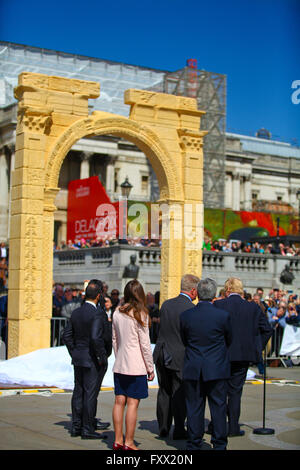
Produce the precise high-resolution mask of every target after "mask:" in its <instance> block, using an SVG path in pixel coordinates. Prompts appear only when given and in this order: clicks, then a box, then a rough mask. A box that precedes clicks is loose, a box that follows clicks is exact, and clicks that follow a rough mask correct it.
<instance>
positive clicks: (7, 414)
mask: <svg viewBox="0 0 300 470" xmlns="http://www.w3.org/2000/svg"><path fill="white" fill-rule="evenodd" d="M252 369H253V370H255V371H256V369H255V368H252ZM267 375H268V379H267V385H266V393H267V395H266V396H267V398H266V422H265V427H268V428H273V429H274V431H275V434H274V435H267V436H261V435H256V434H254V433H253V429H255V428H257V427H262V425H263V385H262V383H263V382H262V381H260V380H252V381H249V382H247V383H246V384H245V387H244V393H243V398H242V413H241V420H240V422H241V424H242V429H243V430H244V431H245V436H243V437H235V438H229V439H228V450H236V451H237V450H241V451H243V450H251V451H258V450H273V451H275V450H298V451H299V450H300V400H299V398H300V367H299V366H297V367H291V368H284V367H278V368H268V373H267ZM53 391H54V390H53V389H45V390H41V389H39V391H37V390H32V389H27V390H26V389H24V387H23V388H22V389H21V388H20V389H17V390H16V389H12V388H10V389H7V387H6V389H5V387H1V385H0V392H2V395H0V450H110V449H111V448H112V443H113V439H114V433H113V428H112V427H110V428H109V430H108V431H107V432H106V434H107V439H105V440H104V439H103V440H100V441H86V440H82V439H81V438H80V437H77V438H72V437H71V436H70V433H69V431H70V417H71V416H70V402H71V392H63V391H61V390H56V393H53ZM4 392H5V393H4ZM16 393H18V394H16ZM156 396H157V389H156V388H155V389H150V390H149V398H147V399H146V400H142V401H141V404H140V407H139V415H138V424H137V428H136V434H135V438H136V444H137V445H138V447H139V448H140V449H142V450H149V451H176V450H177V451H183V450H184V449H185V444H186V442H185V441H173V440H172V439H171V438H166V439H160V438H158V436H157V422H156V416H155V407H156ZM113 401H114V393H113V391H112V390H104V391H101V393H100V396H99V401H98V417H101V419H103V420H104V421H110V422H111V421H112V419H111V412H112V407H113ZM209 417H210V415H209V409H208V408H207V409H206V420H207V421H208V419H209ZM170 435H172V433H171V434H170ZM204 438H205V442H204V445H203V450H211V446H210V436H209V435H208V434H205V435H204ZM122 454H123V453H122ZM109 455H115V453H110V454H109Z"/></svg>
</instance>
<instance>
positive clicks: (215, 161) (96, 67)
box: [0, 41, 226, 208]
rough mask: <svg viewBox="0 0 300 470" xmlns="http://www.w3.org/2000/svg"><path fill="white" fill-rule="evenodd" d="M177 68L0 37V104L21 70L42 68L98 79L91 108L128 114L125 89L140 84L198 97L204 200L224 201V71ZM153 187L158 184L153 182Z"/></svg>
mask: <svg viewBox="0 0 300 470" xmlns="http://www.w3.org/2000/svg"><path fill="white" fill-rule="evenodd" d="M187 64H188V65H187V66H186V67H184V68H183V69H181V70H178V71H176V72H168V71H164V70H156V69H151V68H147V67H140V66H137V65H128V64H122V63H118V62H113V61H108V60H104V59H97V58H93V57H86V56H79V55H76V54H68V53H63V52H58V51H53V50H48V49H42V48H38V47H31V46H25V45H22V44H14V43H8V42H3V41H0V108H3V109H5V108H7V107H8V106H10V105H12V104H15V103H16V100H15V98H14V94H13V90H14V87H15V86H16V85H17V82H18V75H19V74H20V73H21V72H23V71H27V72H36V73H44V74H46V75H57V76H64V77H68V78H77V79H81V80H91V81H97V82H100V84H101V93H100V97H99V98H97V99H95V100H90V101H91V106H90V107H91V110H92V109H93V110H102V111H107V112H110V113H114V114H120V115H123V116H126V117H127V116H128V113H129V109H128V106H127V105H125V104H124V92H125V90H127V89H128V88H140V89H146V90H152V91H158V92H162V93H170V94H174V95H178V96H188V97H192V98H196V99H197V105H198V109H200V110H203V111H205V112H206V114H205V115H204V116H202V119H201V130H206V131H208V134H207V135H206V136H205V138H204V147H203V150H204V178H203V185H204V186H203V194H204V204H205V206H206V207H210V208H223V207H224V186H225V132H226V76H225V75H221V74H217V73H213V72H207V71H205V70H198V68H197V61H196V60H195V59H189V60H188V61H187ZM156 192H157V188H156Z"/></svg>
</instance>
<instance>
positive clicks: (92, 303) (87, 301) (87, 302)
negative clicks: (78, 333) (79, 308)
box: [85, 300, 97, 308]
mask: <svg viewBox="0 0 300 470" xmlns="http://www.w3.org/2000/svg"><path fill="white" fill-rule="evenodd" d="M85 303H86V304H91V305H92V306H93V307H95V308H97V305H95V304H94V302H91V301H90V300H86V301H85Z"/></svg>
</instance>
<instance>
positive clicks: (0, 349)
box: [0, 316, 300, 367]
mask: <svg viewBox="0 0 300 470" xmlns="http://www.w3.org/2000/svg"><path fill="white" fill-rule="evenodd" d="M67 322H68V318H64V317H52V318H51V339H50V346H51V347H56V346H62V345H63V341H62V334H63V330H64V328H65V326H66V325H67ZM158 333H159V324H157V323H154V322H153V323H152V325H151V328H150V331H149V334H150V340H151V343H153V344H155V343H156V341H157V336H158ZM7 336H8V334H7V318H5V317H1V316H0V360H5V359H7V348H6V345H7ZM282 337H283V330H282V329H280V328H275V329H274V330H273V335H272V337H271V338H270V340H269V342H268V344H267V347H266V353H267V357H266V360H267V363H268V364H269V365H270V364H272V362H273V361H277V363H278V365H279V363H281V364H282V365H283V367H288V366H289V365H292V364H291V363H290V361H291V356H288V355H280V346H281V342H282ZM292 358H293V359H294V360H296V361H297V363H298V364H300V356H292ZM298 361H299V362H298ZM294 365H295V364H294Z"/></svg>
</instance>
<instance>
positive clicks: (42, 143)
mask: <svg viewBox="0 0 300 470" xmlns="http://www.w3.org/2000/svg"><path fill="white" fill-rule="evenodd" d="M15 96H16V98H17V99H18V101H19V105H18V123H17V136H16V157H15V170H14V172H13V177H12V194H11V217H10V237H11V238H10V271H9V298H8V319H9V327H8V332H9V338H8V356H9V357H13V356H17V355H20V354H24V353H27V352H30V351H33V350H36V349H39V348H43V347H49V343H50V318H51V311H52V265H53V254H52V252H53V215H54V211H55V209H56V208H55V205H54V200H55V196H56V194H57V192H58V190H59V188H58V187H57V184H58V176H59V171H60V167H61V164H62V162H63V159H64V158H65V156H66V154H67V153H68V151H69V150H70V148H71V147H72V145H73V144H74V143H75V142H76V141H77V140H79V139H80V138H82V137H84V136H88V135H93V134H96V135H99V134H113V135H117V136H120V137H124V138H125V139H127V140H130V141H132V142H133V143H135V144H136V145H137V146H138V147H139V148H140V149H141V150H142V151H144V153H145V154H146V155H147V156H148V158H149V160H150V162H151V164H152V166H153V169H154V171H155V172H156V175H157V177H158V181H159V186H160V200H161V201H164V202H166V203H168V204H174V203H176V204H179V205H180V206H181V207H183V205H184V204H186V207H187V208H188V209H187V211H186V212H185V211H183V212H182V214H183V213H184V220H183V218H181V219H180V223H183V222H184V223H185V226H186V228H187V229H188V230H187V231H189V230H194V229H195V228H196V222H195V218H194V219H193V217H192V215H193V212H194V208H195V207H196V206H197V208H198V211H199V207H200V209H201V208H202V164H203V163H202V162H203V154H202V140H203V135H204V133H203V132H200V131H199V128H200V118H201V114H202V112H201V111H199V110H197V107H196V100H194V99H191V98H185V97H176V96H173V95H166V94H163V93H153V92H149V91H144V90H127V91H126V92H125V103H127V104H128V105H129V106H130V115H129V118H124V117H122V116H117V115H113V114H110V113H105V112H99V111H97V112H94V113H92V114H91V115H89V114H88V99H89V98H96V97H98V96H99V84H98V83H96V82H86V81H81V80H73V79H66V78H63V77H52V76H47V75H42V74H34V73H28V72H24V73H22V74H21V75H20V76H19V83H18V86H17V87H16V89H15ZM200 211H201V210H200ZM190 216H191V217H190ZM200 216H201V214H200ZM176 217H177V216H176V215H172V216H171V223H170V226H171V231H172V230H173V228H174V224H175V222H176ZM200 225H201V224H200ZM197 228H198V230H199V220H198V227H197ZM191 240H192V239H191ZM191 240H189V239H188V237H187V236H186V232H184V236H183V237H181V238H178V237H177V238H176V237H172V236H171V237H170V239H168V240H163V246H162V256H161V259H162V266H161V297H162V300H163V299H165V298H167V297H170V296H173V295H176V294H177V292H178V289H179V282H180V278H181V275H182V274H183V273H184V272H191V273H197V274H198V275H200V274H201V240H200V241H199V239H198V240H196V241H195V240H192V241H191Z"/></svg>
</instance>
